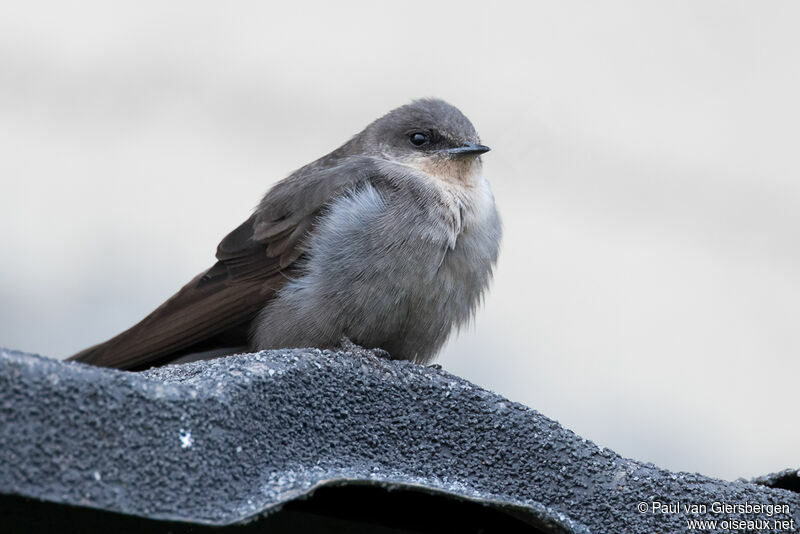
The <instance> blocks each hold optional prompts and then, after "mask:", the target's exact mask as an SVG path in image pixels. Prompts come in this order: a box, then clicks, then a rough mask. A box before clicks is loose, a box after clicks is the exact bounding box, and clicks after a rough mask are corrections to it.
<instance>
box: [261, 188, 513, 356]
mask: <svg viewBox="0 0 800 534" xmlns="http://www.w3.org/2000/svg"><path fill="white" fill-rule="evenodd" d="M406 185H407V186H408V187H402V188H397V187H391V186H388V185H386V184H380V183H379V184H369V183H367V184H363V185H362V186H360V187H358V188H357V189H355V190H352V191H350V192H348V193H347V194H345V195H343V196H341V197H339V198H338V199H336V200H335V201H333V202H332V203H331V205H330V206H329V207H328V209H327V211H326V213H325V214H324V215H323V216H322V217H321V219H320V221H319V222H318V224H317V226H316V229H315V231H314V233H313V235H312V237H311V238H310V240H309V243H308V245H307V247H308V253H307V260H306V262H305V264H304V265H303V268H302V271H301V274H300V276H299V277H298V278H296V279H295V280H292V281H290V282H289V283H288V284H287V285H286V286H285V287H284V288H283V289H282V290H281V292H280V293H279V295H278V296H277V298H276V299H274V300H273V301H272V302H270V303H269V304H268V305H267V306H266V307H265V308H264V310H263V311H262V312H261V314H260V316H259V318H258V319H257V320H256V322H255V323H254V325H255V327H254V330H253V333H252V335H253V344H254V345H255V346H256V347H257V348H259V349H267V348H279V347H305V346H313V347H333V346H335V345H336V344H337V343H338V341H339V340H340V339H341V338H342V337H343V336H347V337H348V338H350V339H351V340H352V341H354V342H356V343H358V344H360V345H363V346H365V347H380V348H383V349H385V350H387V351H388V352H389V353H390V354H391V356H392V357H393V358H399V359H408V360H412V361H416V362H419V363H422V362H425V361H428V360H430V359H431V358H432V357H433V356H434V355H435V354H436V352H437V351H438V350H439V348H440V347H441V345H442V344H443V343H444V341H445V340H446V339H447V336H448V335H449V333H450V332H451V331H452V329H453V327H454V326H458V325H460V324H463V323H464V322H465V321H467V320H468V319H469V318H470V316H471V315H472V313H473V311H474V309H475V307H476V305H477V304H478V302H479V300H480V297H481V294H482V292H483V291H484V289H485V288H486V286H487V284H488V282H489V279H490V277H491V270H492V265H493V264H494V262H495V260H496V258H497V247H498V242H499V237H500V236H499V231H500V229H499V228H500V226H499V219H498V218H497V212H496V210H495V209H494V205H493V201H492V205H491V209H490V210H489V212H488V217H489V221H488V224H487V222H486V221H480V224H478V223H479V221H469V220H462V218H463V217H464V216H465V214H466V215H467V216H470V215H471V214H472V213H473V211H474V210H470V209H465V207H464V206H458V209H455V210H454V209H453V205H452V202H453V199H452V198H445V196H443V194H442V191H440V190H439V188H436V187H434V186H432V185H431V184H429V183H426V180H424V179H422V178H419V177H417V178H415V179H414V180H413V181H412V182H411V183H408V184H406ZM467 208H469V206H467Z"/></svg>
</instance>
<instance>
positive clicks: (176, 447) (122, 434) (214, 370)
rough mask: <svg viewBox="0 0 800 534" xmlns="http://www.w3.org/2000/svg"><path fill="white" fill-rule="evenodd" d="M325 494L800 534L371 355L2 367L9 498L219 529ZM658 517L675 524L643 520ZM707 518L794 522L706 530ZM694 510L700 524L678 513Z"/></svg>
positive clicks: (692, 484)
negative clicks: (660, 506)
mask: <svg viewBox="0 0 800 534" xmlns="http://www.w3.org/2000/svg"><path fill="white" fill-rule="evenodd" d="M365 352H366V351H365ZM643 431H646V429H643ZM330 481H340V482H341V481H350V482H358V481H360V482H368V483H373V484H378V485H384V486H392V487H416V488H422V489H427V490H431V491H436V492H444V493H447V494H450V495H454V496H457V497H459V498H461V499H469V500H477V501H482V502H490V503H494V505H495V506H497V507H500V508H503V509H506V510H508V511H509V513H510V514H512V515H515V516H516V517H522V518H524V519H526V520H527V521H528V522H529V523H530V524H531V525H535V526H536V527H537V528H539V529H540V530H539V531H547V532H564V531H566V532H631V533H635V532H642V533H652V532H684V531H686V530H687V521H688V520H692V519H710V520H718V521H723V520H726V519H731V518H733V519H737V520H748V519H750V520H754V519H762V520H769V521H771V522H773V523H772V526H771V527H770V528H761V529H759V530H758V531H759V532H781V531H787V530H789V529H788V528H787V529H781V528H775V524H774V521H776V520H780V521H783V520H786V521H793V522H794V528H795V529H798V528H800V495H798V494H797V493H794V492H792V491H789V490H786V489H776V488H770V487H766V486H763V485H759V484H755V483H750V482H741V481H739V482H725V481H720V480H715V479H711V478H708V477H705V476H702V475H698V474H686V473H671V472H668V471H665V470H663V469H660V468H658V467H656V466H654V465H652V464H645V463H641V462H637V461H634V460H629V459H625V458H622V457H620V456H618V455H617V454H615V453H614V452H612V451H610V450H608V449H600V448H598V447H597V446H596V445H594V444H593V443H592V442H590V441H587V440H585V439H582V438H581V437H579V436H577V435H575V434H574V433H572V432H570V431H569V430H565V429H564V428H562V427H561V426H560V425H559V424H558V423H556V422H554V421H551V420H550V419H547V418H546V417H544V416H542V415H541V414H539V413H537V412H536V411H534V410H531V409H529V408H527V407H525V406H522V405H520V404H516V403H513V402H510V401H508V400H506V399H504V398H502V397H500V396H498V395H496V394H494V393H491V392H488V391H486V390H483V389H481V388H479V387H477V386H475V385H473V384H471V383H469V382H467V381H465V380H462V379H460V378H458V377H455V376H453V375H450V374H448V373H447V372H445V371H442V370H439V369H435V368H426V367H422V366H418V365H413V364H410V363H407V362H397V361H388V360H384V359H380V358H377V357H375V356H371V355H369V354H367V353H334V352H325V351H318V350H313V349H308V350H291V351H290V350H284V351H272V352H262V353H258V354H251V355H241V356H232V357H229V358H223V359H219V360H212V361H206V362H194V363H189V364H184V365H180V366H170V367H165V368H160V369H155V370H152V371H148V372H145V373H128V372H123V371H116V370H111V369H101V368H94V367H89V366H86V365H82V364H77V363H63V362H58V361H54V360H49V359H46V358H42V357H39V356H32V355H27V354H22V353H19V352H14V351H8V350H5V351H2V352H0V493H4V494H6V495H7V496H12V495H15V496H23V497H33V498H37V499H42V500H45V501H50V502H54V503H66V504H72V505H79V506H87V507H94V508H101V509H104V510H109V511H116V512H121V513H125V514H132V515H135V516H141V517H148V518H155V519H170V520H180V521H187V522H193V523H200V524H216V525H224V524H231V523H236V522H240V521H243V520H247V519H252V518H254V517H257V516H259V515H260V514H264V513H267V512H270V511H274V510H276V509H278V508H279V507H280V506H281V505H282V504H284V503H287V502H289V501H292V500H295V499H297V498H298V497H300V496H303V495H306V494H308V493H310V492H313V491H314V490H315V488H318V487H319V486H320V485H324V484H326V483H330ZM9 498H10V497H9ZM15 498H16V497H15ZM653 501H659V502H661V503H664V505H665V506H666V505H667V504H673V505H674V504H677V503H680V506H681V509H680V511H676V512H668V513H661V512H658V513H654V512H653ZM714 502H725V503H729V504H742V505H743V504H744V503H745V502H747V503H750V504H751V505H752V504H758V505H766V504H774V505H786V506H787V507H788V509H789V511H788V512H785V511H783V510H782V511H780V513H773V514H772V515H767V514H765V513H760V514H752V513H750V514H748V513H736V512H735V511H734V512H730V513H728V512H723V513H714V512H713V511H712V509H711V506H712V503H714ZM640 503H646V504H647V508H648V509H647V511H645V512H644V513H642V512H640V511H639V506H641V505H640ZM693 504H697V505H706V506H707V507H708V510H707V512H706V513H704V514H703V513H697V514H693V513H688V512H685V511H684V510H683V508H682V507H683V506H685V505H693ZM723 530H725V529H720V531H723ZM727 530H733V529H727Z"/></svg>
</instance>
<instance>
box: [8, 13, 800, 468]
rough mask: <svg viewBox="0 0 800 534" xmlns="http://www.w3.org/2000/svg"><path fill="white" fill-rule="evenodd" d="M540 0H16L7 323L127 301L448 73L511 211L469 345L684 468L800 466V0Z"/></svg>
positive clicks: (645, 456) (506, 385) (76, 327)
mask: <svg viewBox="0 0 800 534" xmlns="http://www.w3.org/2000/svg"><path fill="white" fill-rule="evenodd" d="M521 5H522V3H517V2H514V3H508V4H503V3H486V2H465V1H459V2H450V3H445V2H441V3H439V2H437V3H424V4H423V3H392V4H389V3H380V2H347V3H343V2H335V3H334V2H310V3H306V2H293V3H289V2H282V3H269V4H268V3H264V2H236V3H224V4H220V3H215V2H197V1H193V2H169V3H164V2H131V3H127V4H124V3H118V2H115V3H113V5H112V4H110V3H106V2H96V3H77V4H76V3H72V2H70V3H68V4H67V3H60V2H52V3H46V4H41V3H37V2H18V3H16V5H13V6H12V5H4V7H3V8H2V16H0V124H2V126H0V181H1V184H2V186H1V189H0V228H2V231H1V232H0V250H2V260H0V345H3V346H6V347H10V348H16V349H21V350H25V351H30V352H36V353H41V354H44V355H48V356H52V357H57V358H63V357H66V356H68V355H70V354H71V353H73V352H75V351H77V350H79V349H82V348H84V347H86V346H88V345H91V344H94V343H96V342H99V341H102V340H105V339H106V338H108V337H110V336H112V335H114V334H116V333H118V332H120V331H121V330H124V329H125V328H127V327H128V326H130V325H132V324H133V323H134V322H136V321H138V320H139V319H141V318H142V317H143V316H144V315H146V314H147V313H148V312H150V311H151V310H152V309H153V308H155V307H156V306H157V305H158V304H160V303H161V302H162V301H163V300H164V299H165V298H167V297H168V296H170V295H171V294H172V293H173V292H174V291H176V290H177V289H178V288H179V287H180V286H181V285H183V284H184V283H185V282H187V281H188V280H189V279H190V278H191V277H193V276H194V275H195V274H197V273H198V272H200V271H202V270H204V269H206V268H207V267H209V266H210V265H211V264H212V263H213V261H214V260H213V254H214V251H215V248H216V245H217V243H218V242H219V240H220V239H221V238H222V237H223V236H225V235H226V234H227V233H228V232H229V231H230V230H232V229H233V228H235V227H236V226H237V225H238V224H239V223H240V222H242V221H243V220H244V219H246V218H247V216H248V215H249V214H250V211H251V209H252V208H253V207H254V206H255V205H256V203H257V202H258V200H259V199H260V197H261V195H262V194H263V193H264V192H265V191H266V190H267V189H268V188H269V187H270V185H271V184H273V183H274V182H275V181H277V180H279V179H281V178H283V177H285V176H286V175H287V174H289V173H290V172H291V171H292V170H294V169H296V168H298V167H300V166H302V165H304V164H305V163H308V162H310V161H311V160H313V159H315V158H317V157H319V156H321V155H323V154H325V153H327V152H329V151H331V150H332V149H334V148H336V147H337V146H338V145H340V144H341V143H343V142H344V141H345V140H346V139H348V138H349V137H350V136H351V135H353V134H355V133H356V132H358V131H359V130H360V129H361V128H363V127H364V126H365V125H366V124H368V123H369V122H370V121H372V120H373V119H375V118H377V117H378V116H380V115H382V114H383V113H385V112H387V111H388V110H390V109H392V108H394V107H396V106H399V105H402V104H405V103H407V102H409V101H410V100H411V99H412V98H417V97H423V96H437V97H440V98H443V99H445V100H448V101H449V102H451V103H453V104H455V105H457V106H458V107H460V108H461V109H462V111H464V113H465V114H466V115H467V116H468V117H469V118H470V119H471V120H472V122H473V123H474V124H475V126H476V127H477V129H478V131H479V132H480V133H481V136H482V139H483V141H484V142H485V143H486V144H488V145H490V146H491V147H492V148H493V151H492V152H491V153H489V154H487V155H486V156H485V157H484V165H485V171H486V173H487V175H488V177H489V178H490V180H491V182H492V184H493V188H494V191H495V196H496V199H497V202H498V205H499V207H500V210H501V214H502V217H503V220H504V225H505V237H504V243H503V249H502V253H501V258H500V262H499V266H498V269H497V272H496V277H495V282H494V285H493V287H492V290H491V292H490V293H489V295H488V297H487V299H486V303H485V305H484V306H483V308H482V309H481V311H480V313H479V314H478V316H477V318H476V321H475V323H474V325H472V326H470V327H469V328H468V329H466V330H464V331H462V332H461V333H460V335H459V336H457V337H455V338H454V339H453V340H452V341H451V342H450V343H449V344H448V345H447V347H446V349H445V351H444V352H443V354H442V356H441V357H440V360H439V362H440V363H441V364H442V365H443V366H444V367H445V369H447V370H449V371H451V372H453V373H456V374H458V375H461V376H463V377H465V378H467V379H469V380H472V381H474V382H476V383H478V384H480V385H482V386H484V387H486V388H488V389H491V390H494V391H496V392H498V393H501V394H503V395H505V396H507V397H509V398H511V399H513V400H515V401H519V402H521V403H524V404H526V405H528V406H531V407H533V408H535V409H537V410H538V411H540V412H543V413H544V414H546V415H548V416H550V417H552V418H554V419H556V420H558V421H559V422H560V423H561V424H563V425H564V426H566V427H568V428H570V429H572V430H574V431H575V432H577V433H578V434H580V435H582V436H583V437H586V438H588V439H591V440H593V441H594V442H596V443H597V444H598V445H601V446H605V447H610V448H612V449H614V450H616V451H618V452H619V453H621V454H623V455H625V456H629V457H634V458H637V459H639V460H643V461H650V462H654V463H656V464H658V465H660V466H663V467H666V468H669V469H673V470H683V471H699V472H702V473H704V474H707V475H714V476H718V477H722V478H726V479H734V478H737V477H741V476H744V477H750V476H754V475H758V474H763V473H766V472H769V471H775V470H778V469H782V468H786V467H800V424H798V422H800V418H799V417H798V408H800V401H798V395H797V390H798V387H800V385H798V379H799V378H800V358H798V352H799V351H800V328H798V317H800V248H799V245H800V162H798V145H800V134H799V133H798V131H799V130H798V128H799V126H798V125H800V103H799V100H798V95H800V57H799V56H800V33H798V31H797V20H798V16H800V4H797V3H792V2H769V3H765V2H757V1H752V2H730V1H707V2H693V1H683V2H642V1H631V2H602V3H600V2H591V1H588V2H529V3H525V7H521Z"/></svg>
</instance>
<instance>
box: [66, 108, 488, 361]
mask: <svg viewBox="0 0 800 534" xmlns="http://www.w3.org/2000/svg"><path fill="white" fill-rule="evenodd" d="M489 150H490V149H489V147H487V146H486V145H483V144H481V140H480V138H479V137H478V134H477V132H476V130H475V128H474V126H473V125H472V123H471V122H470V121H469V119H467V117H466V116H465V115H464V114H463V113H462V112H461V111H460V110H459V109H458V108H456V107H455V106H453V105H451V104H448V103H447V102H445V101H443V100H440V99H435V98H425V99H418V100H412V101H411V102H410V103H408V104H406V105H403V106H400V107H398V108H395V109H393V110H392V111H390V112H388V113H387V114H385V115H383V116H382V117H380V118H378V119H377V120H375V121H373V122H372V123H370V124H369V125H368V126H367V127H366V128H364V129H363V130H362V131H361V132H360V133H358V134H357V135H355V136H353V137H352V138H351V139H350V140H348V141H347V142H346V143H344V144H343V145H341V146H340V147H339V148H337V149H335V150H334V151H332V152H330V153H329V154H327V155H325V156H323V157H321V158H319V159H317V160H315V161H313V162H311V163H309V164H308V165H305V166H304V167H301V168H300V169H298V170H296V171H294V172H293V173H291V174H290V175H289V176H288V177H286V178H284V179H283V180H281V181H279V182H277V183H276V184H275V185H274V186H273V187H272V188H271V189H269V191H267V193H266V194H265V195H264V197H263V198H262V200H261V201H260V203H259V204H258V205H257V207H256V208H255V209H254V211H253V213H252V215H251V216H250V217H249V218H248V219H247V220H246V221H245V222H244V223H242V224H241V225H240V226H239V227H237V228H236V229H234V230H233V231H232V232H230V233H229V234H228V235H227V236H226V237H225V238H224V239H222V241H221V242H220V243H219V246H218V247H217V251H216V259H217V261H216V263H215V264H214V265H213V266H212V267H211V268H209V269H207V270H206V271H204V272H202V273H200V274H199V275H197V276H196V277H195V278H194V279H192V280H191V281H190V282H189V283H187V284H186V285H185V286H183V287H182V288H181V289H180V290H179V291H178V292H177V293H176V294H175V295H173V296H172V297H170V298H169V299H168V300H167V301H166V302H164V303H163V304H161V305H160V306H159V307H158V308H156V309H155V310H154V311H153V312H152V313H150V314H149V315H148V316H146V317H145V318H144V319H142V320H141V321H140V322H139V323H137V324H135V325H134V326H132V327H131V328H129V329H128V330H126V331H124V332H122V333H120V334H118V335H117V336H115V337H113V338H111V339H109V340H108V341H105V342H103V343H100V344H97V345H94V346H92V347H89V348H87V349H85V350H83V351H81V352H79V353H77V354H75V355H73V356H72V357H70V358H69V359H70V360H72V361H78V362H83V363H87V364H91V365H97V366H102V367H113V368H119V369H126V370H132V371H138V370H144V369H147V368H150V367H157V366H161V365H166V364H169V363H176V362H177V363H180V362H184V361H190V360H193V359H206V358H213V357H218V356H222V355H229V354H236V353H241V352H254V351H260V350H267V349H280V348H307V347H315V348H320V349H337V348H341V347H343V346H351V345H355V346H357V347H363V348H365V349H373V348H374V349H380V350H382V351H384V353H388V357H389V358H391V359H399V360H409V361H412V362H414V363H418V364H426V363H429V362H430V361H432V360H433V359H434V358H435V356H436V355H437V353H438V352H439V351H440V349H441V348H442V346H443V345H444V343H445V341H446V340H447V339H448V337H449V336H450V335H451V333H452V332H453V331H454V330H457V329H458V328H460V327H462V326H463V325H465V324H467V323H469V322H470V320H471V319H472V318H473V317H474V314H475V312H476V309H477V307H478V306H479V305H480V303H481V302H482V300H483V298H484V296H485V292H486V290H487V288H488V286H489V284H490V282H491V280H492V277H493V272H494V269H495V267H496V263H497V258H498V254H499V248H500V242H501V238H502V224H501V221H500V216H499V213H498V210H497V207H496V205H495V200H494V196H493V193H492V190H491V187H490V185H489V182H488V180H487V179H486V178H485V177H484V173H483V162H482V155H483V154H485V153H486V152H488V151H489Z"/></svg>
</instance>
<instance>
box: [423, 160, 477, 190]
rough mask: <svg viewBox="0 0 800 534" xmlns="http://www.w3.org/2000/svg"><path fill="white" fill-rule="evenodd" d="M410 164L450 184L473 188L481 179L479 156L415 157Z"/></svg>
mask: <svg viewBox="0 0 800 534" xmlns="http://www.w3.org/2000/svg"><path fill="white" fill-rule="evenodd" d="M408 164H409V165H410V166H411V167H414V168H415V169H418V170H420V171H422V172H424V173H425V174H427V175H429V176H431V177H433V178H436V179H438V180H441V181H443V182H445V183H446V184H448V185H452V186H456V187H466V188H471V187H474V186H476V185H477V184H479V183H480V181H481V171H482V165H481V162H480V160H479V159H478V158H475V157H460V158H436V157H421V158H414V159H413V160H411V161H410V162H408Z"/></svg>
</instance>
